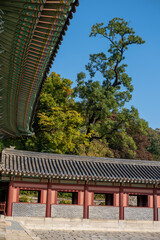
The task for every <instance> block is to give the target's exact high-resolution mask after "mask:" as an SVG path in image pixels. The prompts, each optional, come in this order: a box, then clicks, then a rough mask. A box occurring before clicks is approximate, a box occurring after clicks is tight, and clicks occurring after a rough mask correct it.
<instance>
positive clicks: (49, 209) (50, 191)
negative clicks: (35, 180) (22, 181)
mask: <svg viewBox="0 0 160 240" xmlns="http://www.w3.org/2000/svg"><path fill="white" fill-rule="evenodd" d="M51 194H52V189H51V182H50V181H48V187H47V201H46V217H51Z"/></svg>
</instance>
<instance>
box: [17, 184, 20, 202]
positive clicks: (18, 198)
mask: <svg viewBox="0 0 160 240" xmlns="http://www.w3.org/2000/svg"><path fill="white" fill-rule="evenodd" d="M19 192H20V190H19V187H18V188H17V197H16V202H17V203H18V202H19Z"/></svg>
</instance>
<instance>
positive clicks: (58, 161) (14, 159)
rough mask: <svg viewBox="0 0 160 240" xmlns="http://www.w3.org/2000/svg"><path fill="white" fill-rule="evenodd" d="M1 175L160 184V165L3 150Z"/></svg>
mask: <svg viewBox="0 0 160 240" xmlns="http://www.w3.org/2000/svg"><path fill="white" fill-rule="evenodd" d="M0 172H1V173H2V174H3V173H5V174H6V173H7V174H15V175H17V174H19V175H24V176H41V177H52V178H61V179H68V178H69V179H85V180H91V179H92V180H97V181H113V182H135V183H156V184H158V183H159V182H160V162H152V161H140V160H126V159H113V158H99V157H84V156H74V155H61V154H49V153H37V152H29V151H19V150H13V149H4V150H3V151H2V158H1V165H0Z"/></svg>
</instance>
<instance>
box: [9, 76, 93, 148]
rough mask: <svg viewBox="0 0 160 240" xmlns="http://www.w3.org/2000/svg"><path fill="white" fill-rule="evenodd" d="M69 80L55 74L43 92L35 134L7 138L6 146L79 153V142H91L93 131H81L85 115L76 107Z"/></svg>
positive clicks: (47, 82) (34, 125)
mask: <svg viewBox="0 0 160 240" xmlns="http://www.w3.org/2000/svg"><path fill="white" fill-rule="evenodd" d="M71 84H72V82H71V81H70V80H69V79H65V78H61V77H60V75H58V74H56V73H54V72H53V73H51V75H50V76H49V77H48V78H47V80H46V82H45V84H44V88H43V91H42V93H41V97H40V101H39V104H38V109H37V112H36V115H35V121H34V124H33V128H34V132H35V135H34V136H32V137H21V138H16V139H12V138H11V139H7V140H4V145H5V146H9V145H12V146H16V148H17V149H21V150H31V151H38V152H54V153H75V151H76V150H75V149H76V146H77V145H79V144H84V145H87V143H88V139H89V134H88V135H87V134H86V133H83V132H82V131H81V126H82V123H83V118H82V116H81V114H80V113H78V111H76V110H75V109H74V105H75V102H74V100H73V99H72V98H71V93H72V91H73V90H72V89H71Z"/></svg>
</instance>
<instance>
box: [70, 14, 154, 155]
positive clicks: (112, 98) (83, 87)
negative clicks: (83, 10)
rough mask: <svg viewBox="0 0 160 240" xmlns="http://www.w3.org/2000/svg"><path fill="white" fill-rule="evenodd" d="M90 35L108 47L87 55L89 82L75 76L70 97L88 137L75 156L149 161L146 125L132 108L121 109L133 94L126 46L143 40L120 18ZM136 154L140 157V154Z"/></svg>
mask: <svg viewBox="0 0 160 240" xmlns="http://www.w3.org/2000/svg"><path fill="white" fill-rule="evenodd" d="M90 36H91V37H96V36H101V37H104V38H105V39H106V40H107V42H109V44H110V45H109V49H108V53H107V54H108V56H107V55H106V53H104V52H101V53H97V54H91V55H90V62H89V63H88V65H86V70H87V71H88V72H89V75H90V79H89V80H87V79H86V74H85V73H83V72H81V73H79V74H78V75H77V86H76V87H75V88H74V93H73V96H76V97H78V98H77V104H76V106H77V110H79V111H80V112H81V115H82V116H83V117H84V119H85V125H84V129H85V131H86V134H90V138H89V145H87V146H83V145H79V153H80V154H83V155H89V156H107V157H119V158H139V157H140V158H142V159H143V158H144V157H146V159H152V157H151V155H150V154H149V153H148V151H147V149H146V148H147V147H148V142H147V140H146V138H147V137H146V135H147V132H148V124H147V123H146V122H145V121H144V120H142V119H140V118H139V114H138V111H137V110H136V109H135V108H134V107H132V108H131V110H128V109H125V108H124V105H125V103H126V102H128V101H129V100H130V99H131V96H132V95H131V93H132V91H133V85H132V83H131V80H132V79H131V77H129V76H128V75H127V73H126V67H127V64H126V63H125V52H126V50H127V49H128V47H129V46H130V45H133V44H143V43H144V41H143V40H142V38H141V37H139V36H136V35H135V32H134V30H133V29H132V28H130V27H129V26H128V23H127V22H125V21H124V20H123V19H121V18H114V19H112V20H111V21H109V24H108V25H107V26H104V23H100V24H95V25H93V27H92V29H91V34H90ZM97 73H100V74H101V76H102V78H103V82H101V81H99V80H97V79H96V76H97V75H96V74H97ZM98 76H99V75H98ZM139 135H140V136H141V141H140V139H139V138H138V136H139ZM143 140H144V141H143ZM144 142H145V144H144ZM140 151H143V154H141V155H140Z"/></svg>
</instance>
